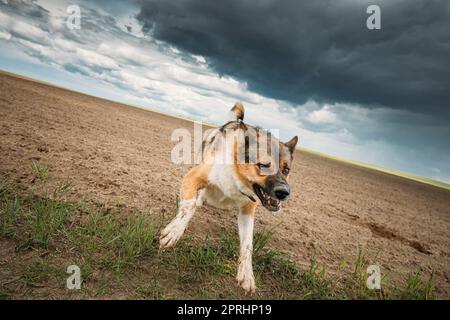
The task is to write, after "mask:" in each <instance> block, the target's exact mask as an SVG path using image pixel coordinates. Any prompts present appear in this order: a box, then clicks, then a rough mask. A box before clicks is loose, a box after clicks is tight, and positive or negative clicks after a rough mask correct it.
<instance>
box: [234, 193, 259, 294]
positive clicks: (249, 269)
mask: <svg viewBox="0 0 450 320" xmlns="http://www.w3.org/2000/svg"><path fill="white" fill-rule="evenodd" d="M255 207H256V205H255V204H254V203H253V202H252V203H249V204H248V205H245V206H243V207H242V208H240V210H239V215H238V227H239V240H240V252H239V266H238V274H237V277H236V280H237V282H238V284H239V285H240V286H241V287H242V288H244V290H245V292H246V293H253V292H254V291H255V289H256V286H255V277H254V276H253V266H252V254H253V222H254V218H255Z"/></svg>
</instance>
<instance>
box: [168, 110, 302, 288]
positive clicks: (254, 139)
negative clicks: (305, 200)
mask: <svg viewBox="0 0 450 320" xmlns="http://www.w3.org/2000/svg"><path fill="white" fill-rule="evenodd" d="M230 115H231V118H230V121H229V122H227V123H225V124H224V125H223V126H221V127H220V128H216V129H214V130H212V131H211V132H210V133H209V134H207V135H205V137H204V139H203V142H202V150H201V156H202V157H201V162H200V164H198V165H197V166H195V167H193V168H192V169H191V170H190V171H189V172H188V173H187V174H186V175H185V176H184V178H183V181H182V183H181V190H180V202H179V206H178V213H177V215H176V216H175V218H174V219H173V220H172V221H171V222H170V223H169V224H168V225H167V226H166V227H165V228H164V229H163V231H162V232H161V235H160V246H161V248H163V249H167V248H171V247H173V246H174V245H175V244H176V243H177V242H178V240H179V239H180V237H181V236H182V235H183V233H184V231H185V229H186V227H187V225H188V223H189V221H190V220H191V218H192V216H193V215H194V212H195V209H196V208H197V207H200V206H202V205H204V204H206V205H210V206H213V207H216V208H220V209H238V212H239V214H238V219H237V220H238V228H239V239H240V252H239V262H238V271H237V277H236V280H237V282H238V284H239V285H240V286H241V287H242V288H243V289H244V290H245V292H246V293H247V294H248V293H253V292H254V291H255V289H256V286H255V279H254V275H253V267H252V252H253V224H254V219H255V209H256V207H257V205H258V202H260V203H261V204H262V205H263V206H264V208H266V209H267V210H269V211H272V212H277V211H279V210H280V208H281V202H282V201H286V200H287V199H288V198H289V195H290V193H291V189H290V186H289V184H288V177H289V174H290V171H291V168H292V161H293V155H294V151H295V147H296V145H297V142H298V137H297V136H295V137H293V138H292V139H291V140H289V141H288V142H285V143H283V142H280V141H279V140H278V139H276V138H275V137H273V136H272V135H271V134H270V133H269V132H267V131H265V130H263V129H261V128H259V127H254V126H250V125H248V124H246V123H244V106H243V105H242V103H240V102H237V103H236V104H235V105H234V106H233V108H232V109H231V111H230ZM258 200H259V201H258Z"/></svg>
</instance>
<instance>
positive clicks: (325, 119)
mask: <svg viewBox="0 0 450 320" xmlns="http://www.w3.org/2000/svg"><path fill="white" fill-rule="evenodd" d="M307 120H308V121H309V122H311V123H315V124H327V123H335V122H336V120H337V117H336V115H335V114H334V113H333V112H332V111H331V110H330V106H328V105H325V106H323V107H322V108H321V109H319V110H314V111H312V112H311V113H310V114H308V116H307Z"/></svg>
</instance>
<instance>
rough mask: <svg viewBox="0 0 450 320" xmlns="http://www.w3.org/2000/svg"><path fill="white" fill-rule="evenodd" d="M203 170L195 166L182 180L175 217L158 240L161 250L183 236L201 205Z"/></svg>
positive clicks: (171, 245)
mask: <svg viewBox="0 0 450 320" xmlns="http://www.w3.org/2000/svg"><path fill="white" fill-rule="evenodd" d="M205 181H206V180H205V170H204V168H202V167H200V166H197V167H194V168H192V169H191V170H190V171H189V172H188V173H187V174H186V175H185V176H184V178H183V182H182V184H181V192H180V203H179V206H178V213H177V215H176V217H175V218H174V219H173V220H172V221H171V222H170V223H169V224H168V225H167V226H166V227H165V228H164V230H163V231H162V232H161V236H160V238H159V244H160V247H162V248H170V247H173V246H174V245H175V244H176V243H177V242H178V240H179V239H180V238H181V236H182V235H183V233H184V231H185V230H186V227H187V225H188V223H189V221H190V220H191V218H192V216H193V215H194V212H195V209H196V207H197V206H201V204H202V199H201V198H202V192H201V191H202V189H203V188H204V184H205Z"/></svg>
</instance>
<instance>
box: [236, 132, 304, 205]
mask: <svg viewBox="0 0 450 320" xmlns="http://www.w3.org/2000/svg"><path fill="white" fill-rule="evenodd" d="M260 132H261V131H259V130H258V131H257V134H256V137H255V138H256V139H255V140H256V141H254V142H251V140H252V139H248V138H246V143H245V144H246V145H245V150H246V153H245V160H246V161H244V163H239V162H238V164H237V165H236V171H237V173H238V176H239V178H240V180H241V181H242V182H243V183H244V184H245V185H246V186H247V187H248V189H250V190H252V191H253V192H254V194H255V195H256V196H257V197H258V199H259V201H261V204H262V205H263V206H264V207H265V208H266V209H267V210H269V211H279V210H280V208H281V202H282V201H286V200H287V199H288V198H289V195H290V193H291V188H290V186H289V183H288V178H289V173H290V171H291V168H292V160H293V155H294V151H295V147H296V145H297V142H298V138H297V136H295V137H293V138H292V139H291V140H289V141H288V142H285V143H283V142H280V141H279V140H277V139H275V138H274V137H271V136H270V134H269V135H268V138H267V139H266V138H261V136H262V135H261V134H260ZM252 153H253V155H254V156H252Z"/></svg>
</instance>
